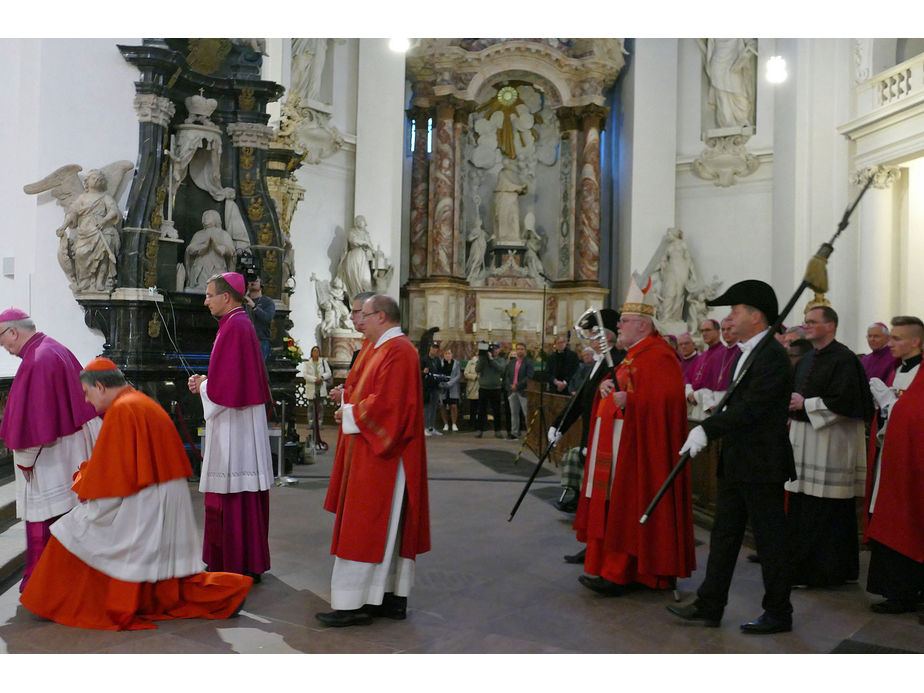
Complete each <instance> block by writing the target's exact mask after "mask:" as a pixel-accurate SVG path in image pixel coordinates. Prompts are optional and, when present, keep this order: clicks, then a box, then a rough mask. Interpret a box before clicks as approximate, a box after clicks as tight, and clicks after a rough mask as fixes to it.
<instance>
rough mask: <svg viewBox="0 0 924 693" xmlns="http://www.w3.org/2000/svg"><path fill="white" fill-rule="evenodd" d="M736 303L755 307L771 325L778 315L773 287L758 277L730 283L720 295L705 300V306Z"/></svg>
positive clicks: (732, 304)
mask: <svg viewBox="0 0 924 693" xmlns="http://www.w3.org/2000/svg"><path fill="white" fill-rule="evenodd" d="M738 303H743V304H745V305H747V306H751V307H752V308H757V309H758V310H759V311H760V312H761V313H763V314H764V317H766V318H767V323H768V324H771V325H772V324H773V323H774V322H775V321H776V319H777V317H778V316H779V308H778V304H777V301H776V293H774V291H773V287H772V286H770V285H769V284H767V283H766V282H762V281H760V280H759V279H745V280H744V281H742V282H738V283H737V284H732V285H731V286H730V287H728V290H727V291H726V292H725V293H724V294H722V295H721V296H718V297H716V298H714V299H712V300H711V301H706V305H707V306H734V305H737V304H738Z"/></svg>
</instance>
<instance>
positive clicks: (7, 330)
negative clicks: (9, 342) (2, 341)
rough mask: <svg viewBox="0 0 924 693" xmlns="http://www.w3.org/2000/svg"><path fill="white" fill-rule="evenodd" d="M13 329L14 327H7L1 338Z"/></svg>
mask: <svg viewBox="0 0 924 693" xmlns="http://www.w3.org/2000/svg"><path fill="white" fill-rule="evenodd" d="M12 329H13V328H12V327H7V328H6V329H5V330H3V332H0V337H2V336H3V335H5V334H6V333H7V332H9V331H10V330H12Z"/></svg>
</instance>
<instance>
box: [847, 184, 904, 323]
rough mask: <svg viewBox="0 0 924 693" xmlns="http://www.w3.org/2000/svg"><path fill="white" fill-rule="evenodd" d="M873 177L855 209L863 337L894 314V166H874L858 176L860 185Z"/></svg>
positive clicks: (895, 272)
mask: <svg viewBox="0 0 924 693" xmlns="http://www.w3.org/2000/svg"><path fill="white" fill-rule="evenodd" d="M870 175H873V176H875V178H874V180H873V184H872V185H871V186H870V189H869V190H867V191H866V194H865V195H864V196H863V200H862V201H861V202H860V206H859V241H860V247H859V257H861V258H862V259H863V260H862V263H863V274H864V277H865V278H866V279H865V281H864V283H865V284H867V289H866V290H864V291H860V292H859V295H858V299H859V301H858V309H859V310H858V317H859V320H860V323H861V324H860V325H859V327H860V328H862V329H863V333H864V334H865V333H866V326H867V325H870V324H872V323H874V322H884V323H886V324H888V322H889V318H891V316H892V315H894V314H895V312H894V310H893V309H894V307H895V303H896V300H897V282H896V278H897V276H898V272H899V267H898V265H897V264H896V263H895V261H894V257H893V247H894V244H895V242H896V239H895V225H896V221H897V220H896V218H895V208H894V205H893V199H892V198H893V188H892V183H893V182H894V181H895V180H896V178H897V177H898V175H899V169H898V168H897V167H894V166H888V167H887V166H875V167H873V168H872V169H867V170H865V171H862V172H860V174H859V175H858V176H857V177H858V179H859V180H860V181H862V182H865V181H866V180H867V178H868V177H869V176H870Z"/></svg>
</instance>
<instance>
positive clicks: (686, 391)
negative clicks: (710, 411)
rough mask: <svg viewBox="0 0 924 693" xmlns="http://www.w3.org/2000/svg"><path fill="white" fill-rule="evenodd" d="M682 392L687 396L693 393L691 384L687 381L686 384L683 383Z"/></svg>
mask: <svg viewBox="0 0 924 693" xmlns="http://www.w3.org/2000/svg"><path fill="white" fill-rule="evenodd" d="M683 394H685V395H686V396H687V397H689V396H690V395H692V394H693V386H692V385H690V383H687V384H686V385H684V387H683Z"/></svg>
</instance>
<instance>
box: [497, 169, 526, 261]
mask: <svg viewBox="0 0 924 693" xmlns="http://www.w3.org/2000/svg"><path fill="white" fill-rule="evenodd" d="M526 190H527V187H526V185H525V184H523V183H521V182H520V179H519V178H518V177H517V173H516V162H515V161H514V160H513V159H508V158H506V157H505V158H504V161H503V164H502V165H501V170H500V172H499V173H498V174H497V185H496V186H495V187H494V240H495V243H496V244H498V245H522V244H523V239H522V238H521V237H520V199H519V198H520V195H525V194H526Z"/></svg>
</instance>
